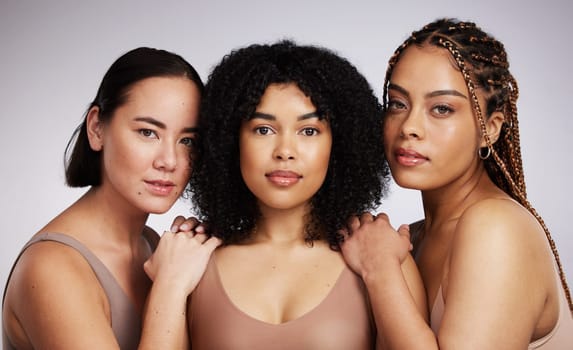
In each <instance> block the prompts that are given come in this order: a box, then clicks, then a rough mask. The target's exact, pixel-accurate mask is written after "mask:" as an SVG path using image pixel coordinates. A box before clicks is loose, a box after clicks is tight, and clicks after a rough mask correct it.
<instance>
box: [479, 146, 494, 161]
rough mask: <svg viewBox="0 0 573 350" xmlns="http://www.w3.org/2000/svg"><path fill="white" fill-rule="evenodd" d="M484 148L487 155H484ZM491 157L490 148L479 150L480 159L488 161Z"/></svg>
mask: <svg viewBox="0 0 573 350" xmlns="http://www.w3.org/2000/svg"><path fill="white" fill-rule="evenodd" d="M484 148H485V149H486V150H487V151H486V154H483V149H484ZM490 155H491V148H489V147H482V148H478V156H479V157H480V159H482V160H486V159H488V158H489V156H490Z"/></svg>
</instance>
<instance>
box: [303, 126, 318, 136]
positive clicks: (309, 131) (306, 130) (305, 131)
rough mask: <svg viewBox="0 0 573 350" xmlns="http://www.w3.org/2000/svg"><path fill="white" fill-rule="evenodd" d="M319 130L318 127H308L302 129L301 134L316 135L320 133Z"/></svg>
mask: <svg viewBox="0 0 573 350" xmlns="http://www.w3.org/2000/svg"><path fill="white" fill-rule="evenodd" d="M318 133H319V131H318V129H317V128H311V127H307V128H304V129H302V130H301V134H302V135H304V136H314V135H318Z"/></svg>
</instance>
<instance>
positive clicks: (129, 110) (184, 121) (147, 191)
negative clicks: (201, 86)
mask: <svg viewBox="0 0 573 350" xmlns="http://www.w3.org/2000/svg"><path fill="white" fill-rule="evenodd" d="M199 101H200V95H199V90H198V89H197V87H196V86H195V84H194V83H193V82H191V81H189V80H188V79H184V78H179V77H153V78H147V79H144V80H142V81H140V82H138V83H136V84H134V85H133V87H132V88H131V90H130V91H129V93H128V98H127V101H126V103H125V104H123V105H122V106H120V107H119V108H118V109H117V110H116V111H115V112H114V114H113V116H112V118H111V120H110V121H109V122H108V123H106V124H104V125H97V127H96V129H98V132H99V137H97V138H96V139H95V140H93V137H92V138H91V139H90V143H91V144H92V148H94V147H95V148H96V149H97V148H98V147H101V151H102V152H103V164H102V165H103V166H102V172H103V176H102V185H101V188H102V190H103V191H104V193H106V195H108V196H109V197H110V198H113V200H114V202H115V203H118V202H119V203H122V202H121V200H123V203H124V204H125V205H126V206H130V207H132V208H135V209H136V210H138V211H141V212H144V213H163V212H165V211H167V210H169V208H170V207H171V206H172V205H173V203H174V202H175V200H176V199H177V198H178V197H179V196H180V195H181V193H182V191H183V190H184V188H185V186H186V184H187V180H188V178H189V176H190V151H191V150H192V147H193V145H194V138H195V137H196V131H197V130H196V125H197V117H198V108H199ZM89 117H90V116H89V115H88V118H89Z"/></svg>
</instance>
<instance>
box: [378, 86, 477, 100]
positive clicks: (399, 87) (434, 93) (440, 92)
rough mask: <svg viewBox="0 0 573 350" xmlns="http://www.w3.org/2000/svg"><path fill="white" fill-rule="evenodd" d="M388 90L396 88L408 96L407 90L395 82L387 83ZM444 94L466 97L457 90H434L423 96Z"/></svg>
mask: <svg viewBox="0 0 573 350" xmlns="http://www.w3.org/2000/svg"><path fill="white" fill-rule="evenodd" d="M388 90H396V91H398V92H400V93H402V94H404V95H406V96H408V97H409V96H410V93H409V92H408V90H406V89H404V88H403V87H401V86H400V85H396V84H389V85H388ZM444 95H451V96H458V97H462V98H465V99H467V98H468V97H467V96H466V95H464V94H462V93H461V92H459V91H457V90H436V91H432V92H430V93H427V94H426V96H425V97H436V96H444Z"/></svg>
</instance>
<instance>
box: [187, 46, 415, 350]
mask: <svg viewBox="0 0 573 350" xmlns="http://www.w3.org/2000/svg"><path fill="white" fill-rule="evenodd" d="M381 117H382V109H381V106H380V104H379V102H378V100H377V99H376V97H375V96H374V94H373V91H372V89H371V87H370V85H369V84H368V82H367V81H366V79H365V78H364V77H363V76H362V75H361V74H360V73H359V72H358V71H357V69H356V68H355V67H354V66H353V65H352V64H351V63H349V62H348V61H347V60H346V59H344V58H341V57H340V56H338V55H337V54H335V53H333V52H332V51H330V50H327V49H324V48H321V47H316V46H302V45H297V44H295V43H293V42H291V41H281V42H277V43H274V44H271V45H251V46H248V47H244V48H241V49H238V50H235V51H232V52H231V53H230V54H229V55H227V56H225V57H224V58H223V60H222V61H221V62H220V63H219V64H218V65H217V66H216V67H215V68H214V70H213V71H212V73H211V75H210V77H209V80H208V82H207V84H206V89H205V95H204V98H203V100H202V105H201V118H200V125H199V127H200V142H199V147H198V152H197V158H196V159H195V166H194V172H193V175H192V177H191V180H190V188H191V190H192V192H193V200H194V202H195V204H196V206H197V208H198V210H199V216H200V219H201V220H204V221H206V222H208V223H209V227H210V230H211V231H212V233H213V235H215V236H217V237H219V238H221V239H222V240H223V245H222V246H221V247H220V248H218V249H217V250H216V251H215V253H214V255H213V258H212V259H211V261H210V262H209V265H208V266H207V270H206V272H205V275H204V276H203V278H202V280H201V281H200V282H199V284H198V286H197V288H196V289H195V291H194V292H193V293H192V295H191V301H190V303H189V309H188V311H189V312H188V320H189V327H190V337H191V343H192V346H193V349H207V348H209V349H213V348H217V349H226V348H233V349H249V350H252V349H270V348H273V349H303V348H304V349H325V348H327V349H372V348H373V347H374V345H375V344H376V343H378V344H379V345H380V346H383V341H382V339H376V334H377V331H376V325H375V324H374V322H373V319H372V317H371V313H370V307H369V303H368V299H367V296H366V294H365V289H364V286H363V284H362V281H361V279H360V278H359V277H358V276H357V275H355V274H354V273H352V272H351V270H349V269H348V268H347V266H346V264H345V263H344V260H343V258H342V255H341V253H340V251H339V244H340V243H341V240H342V235H341V234H340V233H339V232H338V231H339V230H340V229H342V228H343V227H344V225H345V223H346V219H347V218H348V217H349V216H351V215H353V214H356V213H361V212H363V211H367V210H371V209H373V208H375V207H376V206H377V205H379V203H380V200H381V196H382V195H383V194H384V193H385V190H386V187H387V183H388V176H389V170H388V166H387V164H386V160H385V158H384V151H383V144H382V137H381V135H382V129H381ZM402 269H403V271H404V274H405V275H406V276H408V283H409V286H410V288H411V290H412V295H414V296H416V297H420V300H421V301H420V309H421V310H425V302H424V301H423V300H424V294H423V290H421V281H420V279H419V276H418V275H417V272H415V268H414V263H413V260H406V262H405V263H404V264H403V265H402ZM412 271H414V273H412Z"/></svg>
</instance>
